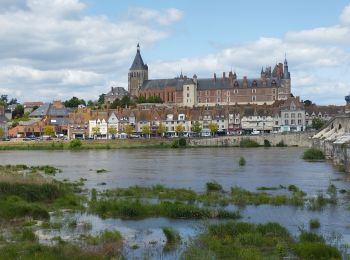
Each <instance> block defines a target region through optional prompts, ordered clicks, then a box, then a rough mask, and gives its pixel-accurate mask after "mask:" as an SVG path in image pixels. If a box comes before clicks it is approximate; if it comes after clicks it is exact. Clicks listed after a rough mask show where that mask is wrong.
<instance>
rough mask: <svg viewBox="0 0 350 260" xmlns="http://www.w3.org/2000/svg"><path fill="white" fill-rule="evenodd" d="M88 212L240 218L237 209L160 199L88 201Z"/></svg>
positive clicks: (130, 216)
mask: <svg viewBox="0 0 350 260" xmlns="http://www.w3.org/2000/svg"><path fill="white" fill-rule="evenodd" d="M90 212H91V213H94V214H97V215H99V216H100V217H103V218H108V217H113V218H123V219H144V218H148V217H167V218H171V219H208V218H223V219H225V218H231V219H236V218H240V214H239V212H237V211H225V210H220V209H219V210H216V209H211V208H204V207H197V206H194V205H190V204H185V203H182V202H169V201H161V202H159V203H156V204H151V203H147V202H141V201H140V200H130V199H129V200H117V199H112V200H103V199H102V200H97V201H93V202H90Z"/></svg>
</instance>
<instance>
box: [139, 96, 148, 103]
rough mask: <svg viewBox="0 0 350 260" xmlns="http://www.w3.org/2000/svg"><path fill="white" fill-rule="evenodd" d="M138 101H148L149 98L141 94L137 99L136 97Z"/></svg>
mask: <svg viewBox="0 0 350 260" xmlns="http://www.w3.org/2000/svg"><path fill="white" fill-rule="evenodd" d="M136 102H137V103H139V104H141V103H147V99H146V97H145V96H139V97H138V98H137V99H136Z"/></svg>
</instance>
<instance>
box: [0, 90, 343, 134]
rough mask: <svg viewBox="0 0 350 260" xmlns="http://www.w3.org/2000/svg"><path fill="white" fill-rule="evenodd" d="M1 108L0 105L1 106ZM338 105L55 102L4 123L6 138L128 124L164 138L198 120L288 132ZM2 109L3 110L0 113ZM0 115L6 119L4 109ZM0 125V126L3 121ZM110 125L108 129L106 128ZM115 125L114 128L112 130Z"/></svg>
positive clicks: (294, 100) (121, 128)
mask: <svg viewBox="0 0 350 260" xmlns="http://www.w3.org/2000/svg"><path fill="white" fill-rule="evenodd" d="M0 110H1V109H0ZM343 110H344V107H341V106H327V107H320V106H314V105H313V106H308V107H304V103H303V102H301V101H300V99H299V97H290V98H288V99H287V100H283V101H276V102H275V103H274V104H273V105H266V104H265V105H257V104H247V105H238V104H236V105H231V106H214V107H205V106H202V107H196V108H190V107H177V106H167V105H154V104H142V105H138V106H137V107H136V108H128V109H122V108H120V109H113V110H112V109H110V110H91V109H90V108H85V107H84V108H78V109H75V110H74V109H69V108H66V107H64V105H63V103H62V102H60V101H54V102H52V103H44V104H42V105H41V106H40V107H39V108H37V109H36V110H35V111H33V112H32V113H31V114H30V120H29V121H25V122H19V124H18V125H16V126H14V127H9V129H8V133H7V135H8V136H10V137H27V136H42V135H44V132H45V131H44V130H45V127H47V126H51V127H52V128H54V131H55V134H56V135H57V136H62V137H67V138H69V139H74V138H83V139H85V138H106V139H107V138H111V137H114V136H115V134H114V133H115V132H116V133H125V132H126V128H127V127H132V129H133V132H134V134H141V133H142V132H143V130H142V129H143V128H144V127H145V126H147V127H148V128H149V129H150V133H151V135H152V136H156V135H158V133H159V131H157V129H158V128H159V127H160V125H162V126H163V127H164V128H165V134H166V135H168V136H174V135H177V133H176V132H177V131H176V130H177V129H176V127H177V126H178V125H181V126H182V127H183V132H185V133H190V132H191V131H192V128H193V125H194V124H195V123H196V122H198V123H199V124H200V126H201V128H202V131H203V132H209V125H210V124H211V123H212V124H213V123H214V124H216V125H217V127H218V131H217V134H219V135H231V134H240V133H251V132H253V131H260V132H265V133H270V132H289V131H304V130H305V129H306V128H308V127H310V126H311V124H312V119H313V118H315V117H318V118H322V119H324V120H329V119H330V118H332V117H333V116H334V115H336V114H338V113H343V112H344V111H343ZM1 111H2V112H1ZM1 111H0V119H1V118H2V119H4V120H2V121H4V122H5V121H6V120H5V117H4V109H2V110H1ZM4 122H3V123H2V125H3V128H4V129H5V128H6V131H7V127H4V126H5V125H6V122H5V123H4ZM111 129H112V130H111ZM113 129H114V130H113Z"/></svg>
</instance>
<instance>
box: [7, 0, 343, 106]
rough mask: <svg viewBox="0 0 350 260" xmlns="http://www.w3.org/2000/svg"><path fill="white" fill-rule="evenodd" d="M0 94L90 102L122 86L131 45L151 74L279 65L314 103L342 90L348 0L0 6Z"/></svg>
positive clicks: (28, 0) (91, 0) (35, 1)
mask: <svg viewBox="0 0 350 260" xmlns="http://www.w3.org/2000/svg"><path fill="white" fill-rule="evenodd" d="M0 39H1V40H0V94H7V95H9V97H11V98H17V99H18V100H19V101H21V102H24V101H52V100H59V99H60V100H66V99H68V98H71V97H72V96H77V97H79V98H83V99H85V100H89V99H92V100H96V99H97V98H98V96H99V95H100V94H101V93H106V92H108V91H109V90H110V87H111V86H121V87H125V88H127V73H128V69H129V68H130V66H131V63H132V61H133V58H134V56H135V53H136V45H137V43H138V42H139V43H140V46H141V54H142V57H143V59H144V61H145V62H146V63H147V64H148V67H149V78H150V79H155V78H174V77H176V76H178V75H179V74H180V73H181V71H182V72H183V74H185V75H187V76H189V77H192V76H193V75H194V74H196V75H197V76H198V77H199V78H201V77H203V78H208V77H212V76H213V74H214V73H216V74H217V75H222V72H224V71H225V72H226V74H227V73H228V71H230V70H231V69H232V70H233V71H235V72H236V73H237V76H238V77H239V78H242V77H243V76H247V77H248V78H254V77H259V76H260V70H261V68H262V67H266V66H274V65H275V64H276V62H283V60H284V57H285V55H286V56H287V60H288V63H289V70H290V72H291V78H292V92H293V94H294V95H296V96H300V97H301V99H303V100H306V99H309V100H312V101H313V102H314V103H316V104H320V105H329V104H337V105H343V104H345V101H344V96H345V95H347V94H349V93H350V69H349V65H350V47H349V46H350V45H349V44H350V1H345V0H337V1H331V0H324V1H316V0H308V1H301V0H295V1H282V2H281V1H280V0H265V1H260V0H255V1H254V0H251V1H248V0H245V1H244V0H235V1H231V0H220V1H209V0H193V1H188V0H186V1H185V0H152V1H150V0H148V1H146V0H144V1H142V0H138V1H136V0H133V1H120V0H119V1H115V0H50V1H48V0H0Z"/></svg>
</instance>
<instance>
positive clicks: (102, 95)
mask: <svg viewBox="0 0 350 260" xmlns="http://www.w3.org/2000/svg"><path fill="white" fill-rule="evenodd" d="M105 96H106V94H101V95H100V96H99V97H98V101H97V103H98V104H99V105H102V104H104V103H105Z"/></svg>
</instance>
